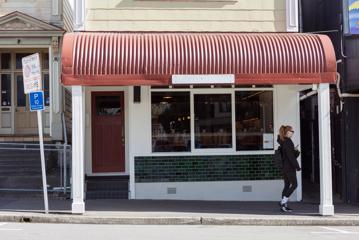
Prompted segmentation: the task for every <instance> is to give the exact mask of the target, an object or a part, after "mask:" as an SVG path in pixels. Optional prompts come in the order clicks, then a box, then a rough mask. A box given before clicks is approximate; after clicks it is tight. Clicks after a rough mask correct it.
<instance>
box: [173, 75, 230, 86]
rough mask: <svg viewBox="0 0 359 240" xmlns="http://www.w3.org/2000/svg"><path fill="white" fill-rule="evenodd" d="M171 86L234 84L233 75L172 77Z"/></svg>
mask: <svg viewBox="0 0 359 240" xmlns="http://www.w3.org/2000/svg"><path fill="white" fill-rule="evenodd" d="M172 84H186V85H188V84H234V74H206V75H172Z"/></svg>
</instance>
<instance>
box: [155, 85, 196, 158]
mask: <svg viewBox="0 0 359 240" xmlns="http://www.w3.org/2000/svg"><path fill="white" fill-rule="evenodd" d="M151 102H152V104H151V111H152V151H153V152H186V151H190V150H191V136H190V133H191V132H190V125H191V124H190V121H191V120H190V94H189V92H152V95H151Z"/></svg>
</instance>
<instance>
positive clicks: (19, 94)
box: [16, 75, 26, 107]
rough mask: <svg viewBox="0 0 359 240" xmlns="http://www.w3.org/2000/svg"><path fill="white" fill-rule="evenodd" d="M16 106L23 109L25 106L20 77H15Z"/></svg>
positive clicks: (22, 84)
mask: <svg viewBox="0 0 359 240" xmlns="http://www.w3.org/2000/svg"><path fill="white" fill-rule="evenodd" d="M16 85H17V89H16V95H17V97H16V104H17V106H18V107H25V106H26V95H25V93H24V83H23V81H22V75H17V76H16Z"/></svg>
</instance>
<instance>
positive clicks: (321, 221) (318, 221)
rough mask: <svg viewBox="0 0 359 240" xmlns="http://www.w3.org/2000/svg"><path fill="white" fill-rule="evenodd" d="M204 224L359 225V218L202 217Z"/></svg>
mask: <svg viewBox="0 0 359 240" xmlns="http://www.w3.org/2000/svg"><path fill="white" fill-rule="evenodd" d="M202 224H203V225H252V226H359V219H333V218H329V217H326V218H323V217H320V216H318V217H317V218H313V217H311V218H308V219H295V218H282V219H279V218H202Z"/></svg>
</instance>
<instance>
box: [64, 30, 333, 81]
mask: <svg viewBox="0 0 359 240" xmlns="http://www.w3.org/2000/svg"><path fill="white" fill-rule="evenodd" d="M174 74H176V75H181V74H183V75H202V74H204V75H205V74H234V76H235V84H311V83H334V82H335V78H336V58H335V53H334V49H333V45H332V43H331V41H330V39H329V38H328V37H327V36H325V35H312V34H292V33H282V34H243V33H241V34H240V33H105V32H78V33H68V34H66V35H65V37H64V43H63V51H62V82H63V84H64V85H87V86H124V85H170V84H172V83H171V77H172V75H174Z"/></svg>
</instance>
